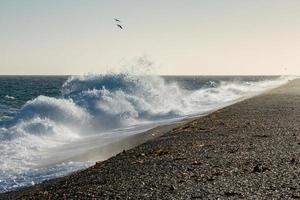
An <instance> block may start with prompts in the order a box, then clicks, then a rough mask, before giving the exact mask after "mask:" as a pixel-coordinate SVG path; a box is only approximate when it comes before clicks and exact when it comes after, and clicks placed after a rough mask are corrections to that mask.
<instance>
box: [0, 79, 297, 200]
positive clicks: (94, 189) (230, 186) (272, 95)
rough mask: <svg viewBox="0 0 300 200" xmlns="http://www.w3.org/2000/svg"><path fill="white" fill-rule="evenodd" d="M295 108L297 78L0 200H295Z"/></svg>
mask: <svg viewBox="0 0 300 200" xmlns="http://www.w3.org/2000/svg"><path fill="white" fill-rule="evenodd" d="M299 105H300V80H299V79H297V80H293V81H290V82H289V83H288V84H286V85H284V86H281V87H279V88H277V89H274V90H271V91H268V92H266V93H264V94H262V95H259V96H256V97H253V98H251V99H247V100H245V101H242V102H239V103H236V104H234V105H231V106H228V107H225V108H223V109H220V110H218V111H216V112H213V113H212V114H209V115H207V116H204V117H200V118H197V119H194V120H192V121H189V122H187V123H184V124H177V125H176V127H175V126H174V127H172V126H169V127H167V128H166V129H164V131H163V130H160V131H158V132H157V133H155V134H157V135H158V136H160V137H157V138H154V139H151V140H149V141H148V142H146V143H144V144H142V145H139V146H137V147H135V148H133V149H130V150H128V151H123V152H122V153H120V154H118V155H117V156H114V157H112V158H110V159H108V160H106V161H103V162H98V163H97V164H96V165H95V166H92V167H90V168H88V169H86V170H82V171H79V172H75V173H73V174H71V175H69V176H65V177H62V178H58V179H54V180H50V181H46V182H44V183H42V184H38V185H36V186H32V187H28V188H22V189H20V190H19V191H13V192H8V193H5V194H0V199H29V198H30V199H70V198H72V199H207V198H210V199H217V198H221V199H224V198H234V199H243V198H245V199H272V198H273V199H274V198H275V199H288V198H290V199H297V198H300V183H299V180H298V177H299V167H300V133H299V129H300V117H299V116H300V106H299ZM152 133H153V132H152ZM152 133H151V134H152ZM151 134H148V136H149V137H150V136H151ZM143 139H144V138H143ZM148 139H149V138H148ZM140 142H142V141H140Z"/></svg>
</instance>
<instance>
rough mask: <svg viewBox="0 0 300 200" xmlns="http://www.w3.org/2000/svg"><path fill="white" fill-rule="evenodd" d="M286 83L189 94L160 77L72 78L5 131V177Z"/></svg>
mask: <svg viewBox="0 0 300 200" xmlns="http://www.w3.org/2000/svg"><path fill="white" fill-rule="evenodd" d="M287 81H288V78H286V77H280V78H276V79H271V80H262V81H256V82H247V81H221V82H219V83H216V82H213V81H209V82H207V83H205V84H206V87H199V88H198V89H196V90H188V89H184V88H183V87H181V86H180V85H179V84H178V83H177V82H168V83H167V82H166V81H165V79H163V78H162V77H159V76H135V75H129V74H107V75H86V76H73V77H70V78H69V79H68V80H67V81H66V82H65V83H64V85H63V87H62V89H61V93H62V95H61V97H60V98H53V97H46V96H39V97H37V98H36V99H33V100H31V101H28V102H27V103H26V104H25V105H24V106H23V107H22V108H21V109H20V110H19V111H18V113H17V114H16V116H15V117H14V118H13V119H12V120H10V121H9V122H7V123H6V124H5V125H3V126H2V128H0V150H1V155H0V169H1V170H2V173H0V175H1V176H5V174H13V173H12V172H16V171H24V170H29V169H32V168H34V167H36V166H38V163H39V161H40V160H41V159H45V157H44V156H45V151H47V150H49V149H53V148H56V147H58V146H61V145H64V144H67V143H70V142H71V141H78V140H80V139H82V138H85V137H89V136H91V135H101V134H104V133H106V136H107V132H109V131H110V130H114V129H122V128H126V127H130V126H138V125H139V124H145V123H148V124H149V123H150V124H151V123H153V124H155V123H156V122H160V121H162V120H176V119H177V118H182V117H188V116H195V115H197V114H201V113H204V112H208V111H211V110H213V109H216V108H219V107H222V106H224V105H226V104H228V103H230V102H233V101H235V100H237V99H239V98H242V97H247V96H252V95H255V94H258V93H260V92H262V91H265V90H267V89H271V88H274V87H276V86H278V85H281V84H284V83H286V82H287ZM110 137H111V138H113V137H114V135H110ZM7 172H9V173H7ZM6 176H7V175H6ZM8 179H9V178H8Z"/></svg>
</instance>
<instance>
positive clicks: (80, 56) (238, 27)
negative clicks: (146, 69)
mask: <svg viewBox="0 0 300 200" xmlns="http://www.w3.org/2000/svg"><path fill="white" fill-rule="evenodd" d="M115 17H116V18H119V19H120V20H122V24H123V26H124V27H125V28H124V30H121V29H119V28H118V27H116V26H115V23H114V21H113V18H115ZM139 57H147V58H148V59H149V60H150V61H151V62H153V63H154V64H155V66H156V68H157V73H158V74H170V75H172V74H176V75H181V74H182V75H183V74H184V75H273V74H294V75H299V74H300V0H118V1H117V0H0V74H34V75H35V74H53V75H54V74H86V73H106V72H109V71H111V70H122V68H123V67H124V66H126V65H134V62H135V60H136V59H138V58H139Z"/></svg>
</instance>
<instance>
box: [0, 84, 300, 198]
mask: <svg viewBox="0 0 300 200" xmlns="http://www.w3.org/2000/svg"><path fill="white" fill-rule="evenodd" d="M295 82H296V83H298V86H299V88H300V81H299V80H293V81H290V82H289V83H287V84H285V85H282V86H279V88H275V89H273V90H268V91H266V92H263V93H262V94H259V95H258V96H254V97H250V98H245V99H242V100H240V101H237V102H234V103H233V104H230V105H229V106H225V107H221V108H220V109H217V110H214V111H212V112H209V113H208V114H206V115H201V116H197V117H193V118H191V119H188V120H185V121H179V122H175V123H173V124H169V125H163V126H159V127H156V128H154V129H151V130H149V131H146V132H144V133H139V134H136V135H133V136H130V137H128V138H126V139H125V140H127V142H125V144H126V143H130V141H131V142H132V138H131V137H137V138H136V142H137V144H135V145H139V144H140V143H139V142H141V143H144V142H146V141H147V142H146V143H144V144H142V145H140V146H137V147H135V148H133V149H130V150H128V151H123V152H122V153H119V154H118V155H116V156H115V157H112V158H110V159H108V160H105V161H103V162H98V163H96V165H94V166H92V167H90V168H88V169H84V170H81V171H78V172H74V173H72V174H70V175H67V176H64V177H60V178H57V179H52V180H49V181H46V182H43V183H41V184H38V185H36V186H32V187H27V188H20V189H19V190H17V191H11V192H8V193H2V194H0V198H1V199H2V198H4V197H5V198H6V199H10V198H28V197H30V196H32V195H33V196H35V197H39V198H41V197H46V196H49V195H50V194H52V192H53V191H54V190H53V191H52V192H49V190H48V189H47V190H46V188H49V187H51V185H52V184H56V185H57V184H58V185H59V184H61V183H62V182H65V181H67V179H72V178H73V177H74V176H75V177H76V176H78V175H80V174H82V173H87V174H88V173H89V172H90V171H93V170H94V169H97V171H98V169H99V171H100V176H104V175H103V174H101V173H103V170H104V169H103V166H106V165H107V164H106V163H108V164H110V163H112V164H113V163H117V162H119V161H124V159H125V161H126V162H128V161H129V160H130V159H131V160H132V159H134V160H137V161H136V162H135V163H134V165H136V164H143V163H144V162H142V163H140V159H139V158H140V157H145V158H144V159H142V160H146V159H147V157H149V156H150V157H151V158H152V156H153V155H154V156H157V157H159V158H162V160H160V163H162V164H163V163H164V162H166V161H168V159H167V160H164V158H163V157H164V156H166V157H167V155H169V154H172V153H170V151H169V150H163V149H165V146H164V145H162V146H160V145H158V146H160V149H159V150H155V149H153V148H152V147H151V146H152V145H154V146H156V145H157V144H158V143H160V142H161V141H163V140H164V138H167V139H168V141H167V142H166V141H165V142H166V143H165V144H166V145H167V146H168V145H171V144H169V142H170V141H171V140H174V139H176V138H177V137H178V138H179V137H181V134H182V133H185V132H189V133H188V134H191V132H192V130H193V128H195V129H196V130H197V131H199V133H202V134H204V135H205V134H206V133H212V132H215V131H216V130H217V128H216V129H214V128H211V127H209V128H207V127H206V128H202V127H200V128H199V127H198V126H202V125H204V126H206V125H208V122H207V121H206V120H207V119H215V120H217V119H218V115H220V113H221V114H223V115H224V113H225V115H226V114H228V110H231V109H232V108H234V107H239V106H240V105H241V104H242V105H243V104H244V107H245V105H247V104H248V102H250V104H251V101H254V100H255V99H260V98H266V97H268V96H269V95H270V94H271V96H274V91H275V93H276V91H278V90H279V91H280V90H286V91H283V92H284V93H285V94H288V91H289V90H290V89H289V88H291V87H292V86H291V85H293V84H294V83H295ZM296 85H297V84H296ZM282 88H285V89H282ZM272 94H273V95H272ZM275 96H276V95H275ZM253 99H254V100H253ZM299 101H300V100H299ZM248 106H249V105H248ZM281 106H282V105H281ZM241 109H243V106H242V107H241ZM226 112H227V113H226ZM221 120H226V119H224V118H222V117H221ZM199 121H200V122H204V123H199ZM209 124H210V125H211V124H214V123H213V122H209ZM237 124H238V125H237V126H238V127H239V123H237ZM218 125H220V124H218ZM221 125H222V123H221ZM243 125H244V123H243ZM250 125H251V122H250ZM222 126H224V124H223V125H222ZM188 130H189V131H188ZM179 132H180V134H179ZM153 133H156V135H155V137H153V135H152V134H153ZM174 133H175V136H176V137H175V136H174ZM176 134H177V135H176ZM221 135H222V134H221ZM156 136H157V137H156ZM146 137H147V138H146ZM191 137H193V136H191ZM214 137H216V135H214ZM258 137H259V138H260V136H258ZM261 137H262V138H265V136H264V135H262V136H261ZM266 138H267V137H266ZM167 139H166V140H167ZM177 142H179V144H180V143H183V142H184V141H177ZM163 143H164V142H163ZM213 144H214V142H212V144H208V145H206V144H199V145H198V146H199V147H200V148H204V147H206V146H207V147H210V146H214V145H213ZM116 145H120V144H116ZM125 146H126V145H125ZM144 146H150V147H149V148H148V149H147V147H144ZM171 146H172V145H171ZM129 148H130V147H129ZM145 148H146V149H147V150H148V151H150V152H151V153H150V154H149V156H148V155H147V153H137V152H140V151H141V150H143V149H145ZM151 149H152V150H151ZM100 150H101V149H100ZM102 150H103V149H102ZM233 151H234V152H233V153H235V151H239V148H238V149H237V150H236V149H235V150H233ZM136 153H137V154H136ZM177 153H179V152H177ZM127 154H129V157H128V155H127ZM131 154H134V155H135V157H134V158H131V156H130V155H131ZM143 154H145V155H143ZM179 154H180V153H179ZM84 156H87V155H84ZM172 157H174V154H173V156H172ZM175 157H176V158H173V160H171V161H173V162H175V161H176V162H177V161H182V160H187V159H189V158H183V157H182V156H178V155H177V154H176V156H175ZM191 157H193V156H192V155H191ZM208 157H210V156H208ZM205 158H206V157H205ZM126 159H127V160H126ZM128 159H129V160H128ZM207 159H210V158H207ZM203 160H205V159H203ZM204 163H205V162H204V161H202V160H195V161H193V162H192V164H190V165H191V166H192V167H194V166H202V165H204ZM169 164H170V163H169ZM128 166H129V167H132V165H128ZM184 166H185V165H184ZM255 166H256V165H255ZM255 166H254V167H255ZM146 167H147V166H146ZM177 167H179V168H181V167H180V166H177ZM259 167H260V166H259ZM259 167H258V171H259V169H260V168H259ZM262 170H263V169H262ZM104 171H105V170H104ZM109 171H110V172H112V174H113V173H117V174H119V173H121V174H122V172H119V171H117V172H115V171H114V170H113V168H112V169H111V170H109ZM163 171H164V170H163ZM183 171H186V170H183ZM187 171H189V170H187ZM265 171H269V170H267V169H266V170H265ZM125 173H129V172H126V170H125ZM149 173H150V172H149ZM128 175H130V173H129V174H128ZM105 177H106V176H105ZM106 178H107V177H106ZM148 178H150V179H151V177H148ZM152 178H153V179H155V177H152ZM108 179H109V178H108ZM125 182H126V180H125ZM129 182H130V180H128V183H129ZM114 184H117V185H118V183H117V182H116V183H113V184H112V185H114ZM101 185H103V184H101ZM104 185H109V184H108V183H106V184H104ZM135 186H136V185H135ZM41 188H42V190H43V191H47V192H44V193H43V194H42V193H40V189H41ZM137 188H138V187H137ZM69 189H70V188H69ZM152 189H153V188H152ZM169 189H171V190H172V191H176V190H177V189H178V186H173V185H172V184H171V186H170V188H169ZM56 190H58V188H57V189H56ZM153 190H154V191H155V189H153ZM153 190H151V191H153ZM37 191H39V192H38V193H36V192H37ZM103 191H104V193H105V191H106V190H103ZM103 191H102V192H103ZM74 192H75V193H76V191H73V193H72V192H71V193H70V195H68V197H72V196H73V194H75V193H74ZM106 192H107V191H106ZM119 192H120V191H118V190H116V193H113V194H111V195H112V196H115V197H116V196H118V195H119ZM168 192H169V190H168ZM150 193H151V192H150ZM150 193H149V194H150ZM59 194H60V195H61V193H59ZM76 194H77V193H76ZM91 194H92V193H91ZM224 194H225V193H224ZM228 194H229V193H228ZM239 194H242V193H239ZM45 195H46V196H45ZM82 195H85V194H84V192H83V194H82ZM138 195H139V194H138ZM177 195H178V194H177ZM79 196H80V195H79ZM130 196H131V195H128V194H127V195H121V197H130ZM202 196H203V195H202ZM225 196H226V195H225ZM229 196H241V195H236V194H235V193H232V194H231V193H230V195H229ZM51 197H52V198H58V197H62V196H57V197H56V196H51ZM73 197H74V196H73ZM97 197H99V196H97ZM133 197H136V195H133ZM139 197H141V196H139ZM152 197H153V196H152ZM170 197H172V195H171V196H170ZM190 197H191V196H190Z"/></svg>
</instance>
